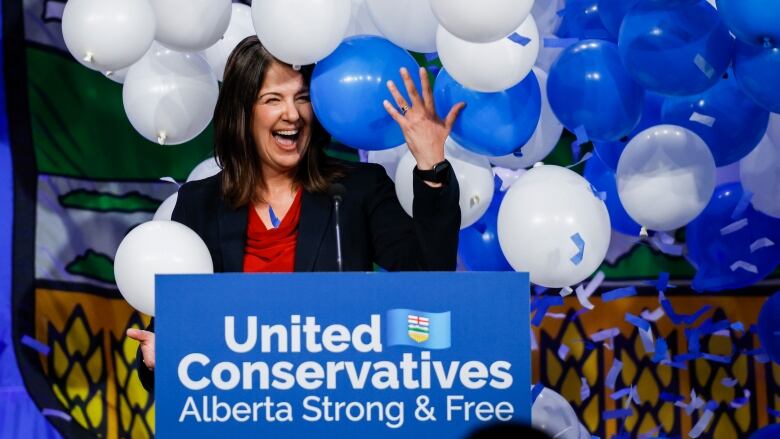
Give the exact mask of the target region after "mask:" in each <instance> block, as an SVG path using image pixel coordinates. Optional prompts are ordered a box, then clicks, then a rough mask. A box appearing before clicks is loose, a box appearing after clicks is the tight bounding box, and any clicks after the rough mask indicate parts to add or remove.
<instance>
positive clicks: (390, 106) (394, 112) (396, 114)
mask: <svg viewBox="0 0 780 439" xmlns="http://www.w3.org/2000/svg"><path fill="white" fill-rule="evenodd" d="M382 105H383V106H384V107H385V111H387V113H388V114H389V115H390V117H392V118H393V120H394V121H396V123H397V124H398V125H402V124H403V122H404V117H403V116H402V115H401V113H399V112H398V110H397V109H396V108H395V107H394V106H393V104H391V103H390V101H388V100H387V99H385V100H384V101H383V102H382Z"/></svg>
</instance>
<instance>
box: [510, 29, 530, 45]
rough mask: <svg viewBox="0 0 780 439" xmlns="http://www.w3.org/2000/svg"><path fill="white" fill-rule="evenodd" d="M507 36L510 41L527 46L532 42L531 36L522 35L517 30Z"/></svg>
mask: <svg viewBox="0 0 780 439" xmlns="http://www.w3.org/2000/svg"><path fill="white" fill-rule="evenodd" d="M507 38H508V39H509V41H511V42H513V43H517V44H519V45H521V46H527V45H528V43H530V42H531V39H530V38H528V37H524V36H522V35H520V34H519V33H517V32H515V33H513V34H512V35H510V36H508V37H507Z"/></svg>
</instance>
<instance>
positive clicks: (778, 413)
mask: <svg viewBox="0 0 780 439" xmlns="http://www.w3.org/2000/svg"><path fill="white" fill-rule="evenodd" d="M766 411H767V412H769V414H770V415H772V416H774V417H776V418H780V410H775V409H771V408H769V407H767V408H766Z"/></svg>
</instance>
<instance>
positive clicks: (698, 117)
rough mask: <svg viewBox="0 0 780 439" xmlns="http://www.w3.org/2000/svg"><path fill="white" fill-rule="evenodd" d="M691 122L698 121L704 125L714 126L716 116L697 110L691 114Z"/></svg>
mask: <svg viewBox="0 0 780 439" xmlns="http://www.w3.org/2000/svg"><path fill="white" fill-rule="evenodd" d="M688 120H690V121H691V122H698V123H700V124H702V125H704V126H708V127H710V128H712V126H713V125H715V118H714V117H712V116H707V115H706V114H701V113H697V112H695V111H694V112H693V113H692V114H691V117H690V118H688Z"/></svg>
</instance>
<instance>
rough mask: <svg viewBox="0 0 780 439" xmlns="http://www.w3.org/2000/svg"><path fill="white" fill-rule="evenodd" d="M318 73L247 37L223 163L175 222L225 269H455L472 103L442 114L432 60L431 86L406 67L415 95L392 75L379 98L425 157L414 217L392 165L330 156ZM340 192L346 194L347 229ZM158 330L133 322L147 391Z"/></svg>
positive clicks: (222, 129) (218, 142) (228, 102)
mask: <svg viewBox="0 0 780 439" xmlns="http://www.w3.org/2000/svg"><path fill="white" fill-rule="evenodd" d="M312 71H313V66H303V67H302V68H300V69H298V70H296V69H294V68H293V67H292V66H290V65H288V64H285V63H283V62H281V61H279V60H277V59H275V58H274V57H273V56H272V55H271V54H270V53H269V52H268V51H267V50H266V49H265V48H264V47H263V46H262V45H261V44H260V41H259V40H258V39H257V37H255V36H251V37H248V38H246V39H245V40H243V41H242V42H241V43H239V45H238V46H237V47H236V48H235V49H234V51H233V53H232V54H231V55H230V58H229V59H228V62H227V66H226V67H225V74H224V81H223V85H222V89H221V90H220V94H219V99H218V101H217V106H216V109H215V112H214V132H215V139H214V154H215V157H216V159H217V162H218V163H219V165H220V167H221V168H222V171H221V172H220V173H219V174H217V175H215V176H213V177H210V178H207V179H204V180H199V181H193V182H189V183H186V184H185V185H183V186H182V187H181V189H179V195H178V201H177V203H176V208H175V209H174V211H173V215H172V219H173V220H174V221H178V222H181V223H183V224H184V225H186V226H188V227H190V228H191V229H192V230H194V231H195V232H196V233H198V235H199V236H200V237H201V238H202V239H203V241H204V242H205V243H206V245H207V247H208V249H209V252H210V253H211V257H212V260H213V261H214V272H242V271H243V272H292V271H337V270H338V269H341V268H342V267H343V269H344V270H349V271H372V270H373V266H374V264H377V265H379V266H381V267H383V268H385V269H387V270H391V271H393V270H395V271H401V270H440V271H444V270H454V269H455V265H456V257H457V249H458V231H459V228H460V208H459V207H458V198H459V189H458V181H457V179H456V177H455V174H454V172H452V169H451V168H450V166H449V163H448V162H447V161H446V160H445V159H444V141H445V140H446V139H447V136H448V135H449V133H450V130H451V128H452V124H453V123H454V122H455V119H456V117H457V115H458V114H459V112H460V110H461V109H462V108H463V104H457V105H455V106H454V107H453V108H452V109H451V111H450V112H449V114H448V116H447V117H446V119H445V120H441V119H440V118H439V117H438V116H437V115H436V111H435V106H434V102H433V93H432V91H431V87H430V82H429V81H428V77H427V72H426V71H425V69H420V73H419V74H420V82H421V83H422V90H421V93H420V92H418V90H417V89H416V87H415V85H414V82H413V81H412V78H411V76H410V74H409V72H408V71H406V70H405V69H401V77H402V78H403V82H404V86H405V88H406V92H407V95H408V96H409V100H408V101H407V99H405V98H404V97H403V96H402V95H401V93H400V91H399V90H398V87H397V86H396V84H394V83H392V82H390V81H388V83H387V87H388V89H389V91H390V93H391V95H392V96H393V99H394V103H390V102H389V101H384V102H376V105H378V106H384V108H385V110H386V111H387V112H388V113H389V114H390V116H391V117H392V118H393V119H394V120H395V121H396V122H397V123H398V125H399V126H400V127H401V130H402V132H403V133H404V139H405V140H406V143H407V145H409V149H410V151H411V153H412V155H413V156H414V158H415V160H416V162H417V167H416V169H415V170H414V172H413V179H414V207H413V216H412V217H409V216H408V215H407V214H406V213H405V212H404V211H403V209H402V208H401V205H400V203H399V202H398V198H397V197H396V194H395V187H394V185H393V182H392V180H390V178H389V177H388V176H387V174H386V173H385V171H384V168H382V167H381V166H379V165H375V164H368V163H349V162H343V161H338V160H335V159H332V158H329V157H328V156H326V155H325V147H326V146H327V145H328V143H329V142H330V135H329V134H328V133H327V132H326V131H325V129H324V128H323V127H322V125H321V124H320V122H319V121H318V120H317V117H316V115H315V114H314V111H313V109H312V105H311V102H310V99H309V83H310V81H311V75H312ZM341 111H345V112H348V111H352V109H350V108H344V109H343V110H341ZM336 188H338V189H336ZM334 193H338V194H339V196H340V197H341V199H342V201H341V203H340V210H339V217H338V218H340V219H339V226H340V228H341V235H340V238H337V234H336V227H335V225H336V224H335V221H336V218H337V217H335V216H334V214H333V211H334V209H333V202H332V197H331V195H332V194H334ZM329 194H331V195H329ZM337 239H339V240H340V245H341V249H342V252H341V259H342V265H341V266H340V265H339V264H337ZM152 329H153V322H152V325H150V327H149V328H148V330H147V331H141V330H135V329H131V330H129V331H128V335H129V336H130V337H132V338H134V339H136V340H138V341H140V342H141V346H140V347H139V350H138V361H139V362H142V363H143V364H139V366H140V367H139V371H140V378H141V382H142V383H143V384H144V386H145V387H146V388H147V389H153V386H154V375H153V373H152V371H153V370H154V349H155V346H154V333H153V332H151V331H152Z"/></svg>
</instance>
